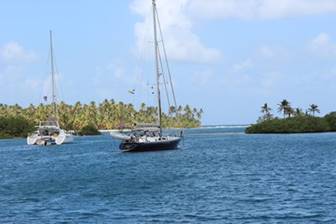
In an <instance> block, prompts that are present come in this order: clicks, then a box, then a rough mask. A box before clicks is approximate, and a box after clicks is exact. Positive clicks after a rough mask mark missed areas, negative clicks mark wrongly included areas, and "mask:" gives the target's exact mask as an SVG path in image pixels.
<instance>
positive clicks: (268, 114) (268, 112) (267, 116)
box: [261, 103, 272, 120]
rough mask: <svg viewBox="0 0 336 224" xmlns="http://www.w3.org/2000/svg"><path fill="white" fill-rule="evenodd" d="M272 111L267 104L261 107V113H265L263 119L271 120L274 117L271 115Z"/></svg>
mask: <svg viewBox="0 0 336 224" xmlns="http://www.w3.org/2000/svg"><path fill="white" fill-rule="evenodd" d="M271 111H272V109H271V108H270V107H269V106H268V104H267V103H264V105H263V106H262V107H261V113H263V114H264V115H263V119H266V120H267V119H270V118H271V117H272V114H271Z"/></svg>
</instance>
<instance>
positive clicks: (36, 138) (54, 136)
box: [27, 31, 73, 145]
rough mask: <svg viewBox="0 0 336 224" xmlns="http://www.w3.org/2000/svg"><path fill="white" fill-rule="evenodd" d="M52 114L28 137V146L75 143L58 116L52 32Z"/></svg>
mask: <svg viewBox="0 0 336 224" xmlns="http://www.w3.org/2000/svg"><path fill="white" fill-rule="evenodd" d="M50 60H51V90H52V97H51V98H52V102H51V105H52V114H50V115H49V118H48V120H47V121H41V122H40V123H39V125H38V126H37V130H36V131H35V132H34V133H32V134H31V135H29V136H28V137H27V144H28V145H50V144H57V145H61V144H64V143H69V142H72V141H73V135H72V134H70V133H68V132H67V131H65V130H63V129H61V128H60V125H59V122H58V116H57V97H56V88H55V66H54V55H53V40H52V31H50Z"/></svg>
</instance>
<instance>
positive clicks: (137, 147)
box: [111, 0, 182, 152]
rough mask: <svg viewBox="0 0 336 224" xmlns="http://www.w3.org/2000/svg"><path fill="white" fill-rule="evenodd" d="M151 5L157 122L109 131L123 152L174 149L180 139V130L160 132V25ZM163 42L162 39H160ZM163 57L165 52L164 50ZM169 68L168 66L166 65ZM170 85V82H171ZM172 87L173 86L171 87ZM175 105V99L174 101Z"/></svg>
mask: <svg viewBox="0 0 336 224" xmlns="http://www.w3.org/2000/svg"><path fill="white" fill-rule="evenodd" d="M152 6H153V25H154V56H155V73H156V87H157V88H156V95H157V108H158V114H157V124H137V125H136V126H135V127H134V128H133V130H131V132H128V133H124V132H111V135H112V137H114V138H115V139H119V140H121V143H120V145H119V148H120V149H121V150H122V151H125V152H140V151H153V150H168V149H176V148H177V147H178V144H179V142H180V141H181V139H182V132H180V134H179V135H175V136H173V135H164V134H163V132H162V125H161V124H162V107H161V94H160V78H161V76H162V75H163V74H161V70H160V69H161V68H162V60H161V55H160V48H159V44H158V34H157V26H159V29H160V35H161V38H162V32H161V27H160V23H159V19H158V15H157V8H156V2H155V0H152ZM162 42H163V40H162ZM163 47H164V46H163ZM164 55H165V59H166V62H167V67H168V61H167V57H166V52H165V50H164ZM168 68H169V67H168ZM171 87H172V84H171ZM172 89H173V87H172ZM173 95H174V100H175V94H174V92H173ZM175 107H176V101H175Z"/></svg>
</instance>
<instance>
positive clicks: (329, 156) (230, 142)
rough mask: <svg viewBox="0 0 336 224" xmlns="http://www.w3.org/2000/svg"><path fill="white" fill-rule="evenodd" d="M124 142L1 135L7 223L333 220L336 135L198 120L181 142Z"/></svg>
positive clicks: (1, 190)
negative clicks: (134, 149) (47, 142)
mask: <svg viewBox="0 0 336 224" xmlns="http://www.w3.org/2000/svg"><path fill="white" fill-rule="evenodd" d="M117 148H118V143H117V142H116V141H114V140H112V139H111V138H110V137H109V136H98V137H79V138H77V139H76V142H75V143H73V144H69V145H62V146H51V147H37V146H27V145H25V140H21V139H20V140H0V222H1V223H59V222H63V223H203V222H204V223H336V134H329V133H328V134H307V135H301V134H295V135H245V134H243V129H239V128H236V129H232V128H229V129H228V128H226V129H225V128H217V129H199V130H189V131H187V132H186V138H185V141H184V143H182V144H181V149H180V150H173V151H165V152H149V153H135V154H129V153H121V152H119V150H118V149H117Z"/></svg>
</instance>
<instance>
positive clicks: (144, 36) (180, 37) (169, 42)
mask: <svg viewBox="0 0 336 224" xmlns="http://www.w3.org/2000/svg"><path fill="white" fill-rule="evenodd" d="M188 3H189V0H161V1H160V2H159V4H158V11H159V17H160V22H161V26H162V30H163V36H164V40H165V45H166V47H167V53H168V57H169V58H170V59H173V60H179V61H191V62H200V63H209V62H214V61H216V60H218V59H219V58H220V57H221V53H220V51H219V50H217V49H214V48H209V47H206V46H204V44H203V43H202V42H201V40H200V38H199V37H198V36H197V35H196V34H195V33H194V32H193V30H192V28H193V23H192V21H191V20H190V18H189V17H188V15H187V14H186V7H187V5H188ZM131 9H132V10H133V11H134V12H135V13H137V14H139V15H140V16H142V17H143V21H142V22H138V23H136V25H135V36H136V45H137V49H138V51H139V52H140V54H147V55H148V54H149V53H151V51H153V50H152V48H151V47H150V45H149V41H151V40H153V34H152V33H153V31H152V30H153V22H152V11H151V1H148V0H134V1H133V3H132V4H131ZM147 49H150V50H151V51H150V52H148V50H147Z"/></svg>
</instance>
